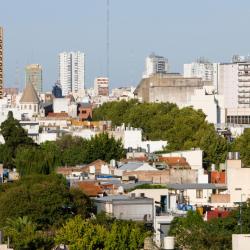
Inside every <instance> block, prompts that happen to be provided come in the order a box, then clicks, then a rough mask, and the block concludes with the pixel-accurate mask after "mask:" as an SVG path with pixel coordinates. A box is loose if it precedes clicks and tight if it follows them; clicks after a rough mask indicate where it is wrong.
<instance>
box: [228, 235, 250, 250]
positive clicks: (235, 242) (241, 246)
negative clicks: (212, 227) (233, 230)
mask: <svg viewBox="0 0 250 250" xmlns="http://www.w3.org/2000/svg"><path fill="white" fill-rule="evenodd" d="M249 246H250V234H232V250H249Z"/></svg>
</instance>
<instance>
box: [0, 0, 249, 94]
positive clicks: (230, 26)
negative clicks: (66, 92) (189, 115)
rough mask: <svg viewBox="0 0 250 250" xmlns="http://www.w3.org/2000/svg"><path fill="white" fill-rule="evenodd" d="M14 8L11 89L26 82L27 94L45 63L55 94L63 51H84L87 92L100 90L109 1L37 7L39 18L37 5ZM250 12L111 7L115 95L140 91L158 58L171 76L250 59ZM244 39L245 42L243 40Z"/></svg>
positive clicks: (215, 5) (9, 37)
mask: <svg viewBox="0 0 250 250" xmlns="http://www.w3.org/2000/svg"><path fill="white" fill-rule="evenodd" d="M13 3H14V1H8V2H6V1H5V2H4V3H3V4H2V6H1V8H2V10H3V12H2V14H1V17H0V24H1V26H3V28H4V34H5V38H4V48H5V50H4V60H5V61H4V63H5V64H4V65H5V66H4V83H5V86H8V87H10V86H15V83H17V82H18V84H19V88H21V89H22V88H23V86H24V68H25V66H26V65H27V64H33V63H38V64H41V65H42V67H43V69H44V89H45V90H51V88H52V85H53V84H54V82H55V81H56V80H58V70H57V55H58V53H60V52H62V51H78V50H79V51H83V52H84V53H85V54H86V87H90V86H91V87H92V86H93V82H94V79H95V77H98V76H103V75H105V73H106V1H105V0H103V1H97V0H94V1H83V2H81V1H75V2H74V4H72V3H69V2H66V1H60V4H59V1H53V2H52V3H51V2H48V1H43V2H42V3H39V2H37V3H36V9H39V12H37V11H35V10H36V9H34V11H31V7H30V6H31V5H30V3H31V1H30V0H27V1H25V2H15V3H14V5H15V9H16V10H13V8H12V6H13ZM28 6H29V8H28ZM248 6H249V7H250V3H245V8H242V6H241V5H239V4H238V3H236V2H234V1H225V0H223V1H220V2H217V1H209V2H208V1H207V2H202V3H198V2H197V1H195V0H193V1H189V2H188V3H185V2H182V1H175V2H174V3H172V2H171V3H170V2H167V1H163V0H158V1H157V4H156V1H142V0H139V1H136V2H134V1H130V0H129V1H126V2H124V1H121V0H118V1H112V0H111V1H110V85H111V87H118V86H121V85H130V84H131V85H132V84H133V85H137V84H138V82H139V80H140V79H141V75H142V73H143V71H144V60H145V57H146V56H148V55H149V54H151V52H155V53H156V54H158V55H161V56H164V57H166V58H168V59H169V64H170V71H178V72H182V71H183V70H182V67H183V64H184V63H190V62H192V61H194V60H195V59H196V58H197V57H200V56H205V57H207V58H208V59H210V60H211V61H215V62H223V61H230V59H231V56H232V55H233V54H242V55H246V54H248V53H249V51H250V49H249V47H248V40H249V37H248V35H247V34H245V31H244V29H243V27H244V24H245V23H247V22H248V16H249V15H248V14H249V11H248V9H249V8H247V7H248ZM75 7H77V8H75ZM55 9H56V10H57V11H54V10H55ZM73 9H74V10H75V11H74V12H73V11H72V10H73ZM28 10H29V11H28ZM174 10H178V11H174ZM204 10H205V11H204ZM27 11H28V12H27ZM71 12H72V14H71ZM127 13H129V14H127ZM222 13H223V19H221V14H222ZM239 13H240V14H239ZM45 14H46V16H45ZM66 15H67V16H69V18H65V16H66ZM211 17H212V18H211ZM236 17H237V18H236ZM31 20H32V22H31ZM243 35H244V37H245V40H242V39H239V37H243Z"/></svg>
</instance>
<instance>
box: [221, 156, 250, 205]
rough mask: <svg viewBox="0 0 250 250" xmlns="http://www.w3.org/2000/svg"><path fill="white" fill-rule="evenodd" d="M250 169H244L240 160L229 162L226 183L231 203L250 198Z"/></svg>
mask: <svg viewBox="0 0 250 250" xmlns="http://www.w3.org/2000/svg"><path fill="white" fill-rule="evenodd" d="M249 180H250V168H242V167H241V161H240V160H230V161H227V172H226V181H227V187H228V193H229V194H230V200H231V202H241V201H246V200H247V199H248V198H250V185H249Z"/></svg>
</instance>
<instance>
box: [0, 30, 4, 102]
mask: <svg viewBox="0 0 250 250" xmlns="http://www.w3.org/2000/svg"><path fill="white" fill-rule="evenodd" d="M2 98H3V28H2V27H0V99H2Z"/></svg>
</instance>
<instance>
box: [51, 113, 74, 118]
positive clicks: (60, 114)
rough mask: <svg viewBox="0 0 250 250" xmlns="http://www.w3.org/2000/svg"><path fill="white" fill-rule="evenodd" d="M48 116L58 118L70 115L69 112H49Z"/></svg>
mask: <svg viewBox="0 0 250 250" xmlns="http://www.w3.org/2000/svg"><path fill="white" fill-rule="evenodd" d="M48 117H56V118H58V117H59V118H67V117H69V115H68V113H52V112H50V113H48Z"/></svg>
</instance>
